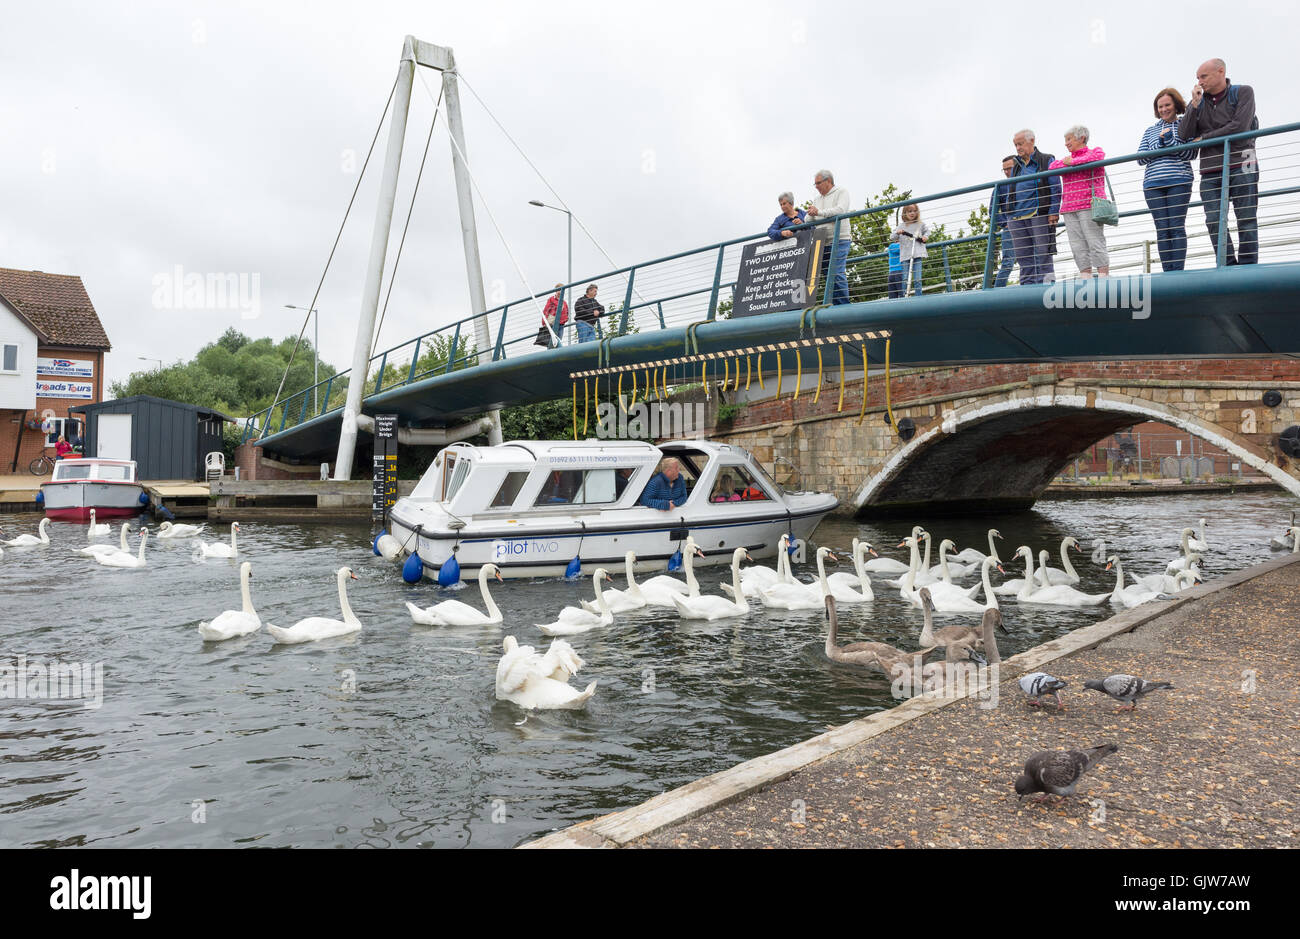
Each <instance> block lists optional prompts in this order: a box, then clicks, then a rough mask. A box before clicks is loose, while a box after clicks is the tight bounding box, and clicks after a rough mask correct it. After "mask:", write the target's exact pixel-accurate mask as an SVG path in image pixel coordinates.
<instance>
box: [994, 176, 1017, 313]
mask: <svg viewBox="0 0 1300 939" xmlns="http://www.w3.org/2000/svg"><path fill="white" fill-rule="evenodd" d="M1015 168H1016V155H1015V154H1014V153H1013V154H1011V155H1010V156H1004V157H1003V158H1002V175H1003V176H1005V177H1007V178H1008V179H1010V178H1011V171H1012V170H1014V169H1015ZM1008 195H1009V193H1008V191H1007V187H1006V186H998V187H997V195H996V196H995V197H994V200H993V205H994V213H995V215H994V217H995V219H996V224H997V228H998V250H999V251H1001V252H1002V264H1001V265H1000V266H999V267H998V272H997V274H996V276H994V278H993V286H994V287H1005V286H1006V285H1007V281H1008V280H1010V279H1011V270H1012V268H1014V267H1015V266H1016V243H1015V242H1014V241H1013V240H1012V238H1011V229H1010V228H1008V227H1007V211H1006V210H1007V196H1008Z"/></svg>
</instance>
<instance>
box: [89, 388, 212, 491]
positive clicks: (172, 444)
mask: <svg viewBox="0 0 1300 939" xmlns="http://www.w3.org/2000/svg"><path fill="white" fill-rule="evenodd" d="M71 410H73V411H75V412H78V413H81V414H84V415H85V416H86V431H85V445H84V448H83V452H84V453H85V454H86V456H97V457H105V458H110V459H118V460H135V462H136V478H137V479H142V480H144V479H150V480H159V479H193V480H201V479H203V478H204V460H205V459H206V457H207V455H208V454H209V453H210V452H212V451H214V450H217V451H219V450H221V449H222V435H221V431H222V427H223V426H224V424H225V423H226V422H227V421H229V422H231V423H234V422H235V418H233V417H230V416H229V415H226V414H222V413H221V412H220V411H214V410H213V409H212V408H201V407H198V406H196V405H193V404H182V403H181V402H179V401H168V400H167V399H166V398H155V397H154V396H153V395H132V396H131V397H129V398H117V399H115V400H113V401H103V402H101V403H99V404H85V405H82V406H81V407H74V408H72V409H71Z"/></svg>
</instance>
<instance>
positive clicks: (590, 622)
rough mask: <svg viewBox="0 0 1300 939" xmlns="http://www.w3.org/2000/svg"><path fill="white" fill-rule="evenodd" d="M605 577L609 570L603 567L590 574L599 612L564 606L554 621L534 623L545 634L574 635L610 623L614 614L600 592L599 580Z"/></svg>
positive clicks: (607, 575)
mask: <svg viewBox="0 0 1300 939" xmlns="http://www.w3.org/2000/svg"><path fill="white" fill-rule="evenodd" d="M607 579H609V571H607V570H605V568H603V567H598V568H596V572H595V573H594V574H592V575H591V582H592V586H594V587H595V588H596V606H597V607H598V608H599V609H600V612H599V613H592V612H591V611H590V610H584V609H583V608H582V607H580V606H566V607H565V608H564V609H562V610H560V615H559V616H557V617H556V618H555V622H554V623H535V624H534V625H535V626H536V627H537V628H538V629H540V630H541V631H542V633H543V634H544V635H547V636H575V635H577V634H578V633H585V632H586V631H587V630H589V629H595V628H596V627H597V626H608V625H610V624H611V623H613V622H614V614H613V612H612V611H611V610H610V608H609V605H608V604H607V603H605V597H604V596H603V595H602V594H601V592H600V582H601V581H602V580H607Z"/></svg>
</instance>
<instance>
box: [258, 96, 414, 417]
mask: <svg viewBox="0 0 1300 939" xmlns="http://www.w3.org/2000/svg"><path fill="white" fill-rule="evenodd" d="M396 92H397V79H396V78H394V79H393V87H392V88H390V89H389V90H388V100H387V101H385V102H384V113H383V114H380V115H379V124H378V126H376V127H375V136H374V137H372V138H371V140H370V149H369V150H367V151H366V159H365V162H363V163H362V164H361V172H360V173H358V174H357V184H356V185H355V186H354V187H352V198H350V199H349V200H348V207H347V210H346V211H344V213H343V221H342V222H340V223H339V231H338V234H337V235H335V236H334V244H333V245H331V246H330V253H329V257H327V258H326V259H325V270H323V271H321V273H320V280H319V281H317V283H316V292H315V293H314V294H312V297H311V303H309V304H307V315H306V316H304V317H303V318H302V329H300V330H298V339H297V341H296V342H294V344H293V351H291V352H290V353H289V362H288V364H287V365H285V367H284V374H283V375H281V376H280V387H279V388H277V389H276V390H275V397H274V398H272V399H271V404H272V406H274V405H275V403H276V402H278V401H279V400H280V393H281V392H282V391H284V382H285V379H287V378H288V377H289V369H290V368H292V367H293V359H294V356H296V355H297V354H298V346H299V345H300V344H301V343H302V337H303V336H304V335H305V334H306V332H307V324H308V323H310V322H311V314H312V311H313V310H315V309H316V301H317V299H319V298H320V291H321V288H322V287H323V286H325V275H326V274H328V273H329V269H330V262H332V261H333V260H334V252H335V251H337V250H338V247H339V239H341V238H342V237H343V227H344V226H345V225H347V223H348V215H350V214H351V212H352V206H353V204H354V203H355V202H356V201H357V192H358V191H359V190H360V189H361V180H362V179H363V178H364V177H365V175H366V167H367V166H369V165H370V157H371V156H372V155H373V154H374V152H375V144H376V143H377V142H378V141H379V132H380V131H381V130H382V129H383V127H384V118H386V117H387V116H388V109H389V108H390V107H392V105H393V95H394V94H395V93H396ZM317 315H318V316H319V314H317ZM316 354H317V355H320V350H319V349H317V350H316ZM362 380H363V381H364V379H362ZM325 406H326V408H328V407H329V401H326V402H325ZM269 416H270V415H269V414H268V417H269ZM270 426H271V422H270V420H268V421H267V422H266V424H265V427H264V428H263V436H265V428H266V427H270Z"/></svg>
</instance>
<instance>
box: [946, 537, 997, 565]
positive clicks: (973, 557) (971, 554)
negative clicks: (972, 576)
mask: <svg viewBox="0 0 1300 939" xmlns="http://www.w3.org/2000/svg"><path fill="white" fill-rule="evenodd" d="M988 537H989V553H988V554H985V553H984V552H983V551H976V550H975V549H974V548H965V549H963V550H961V551H959V552H957V553H956V554H954V555H953V560H954V561H959V562H960V563H962V564H983V563H984V559H985V558H992V559H993V560H994V561H996V562H997V563H998V564H1001V563H1002V558H1000V557H998V546H997V545H995V544H994V543H993V539H994V538H1001V537H1002V532H1000V531H998V530H997V529H996V528H990V529H989V535H988Z"/></svg>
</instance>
